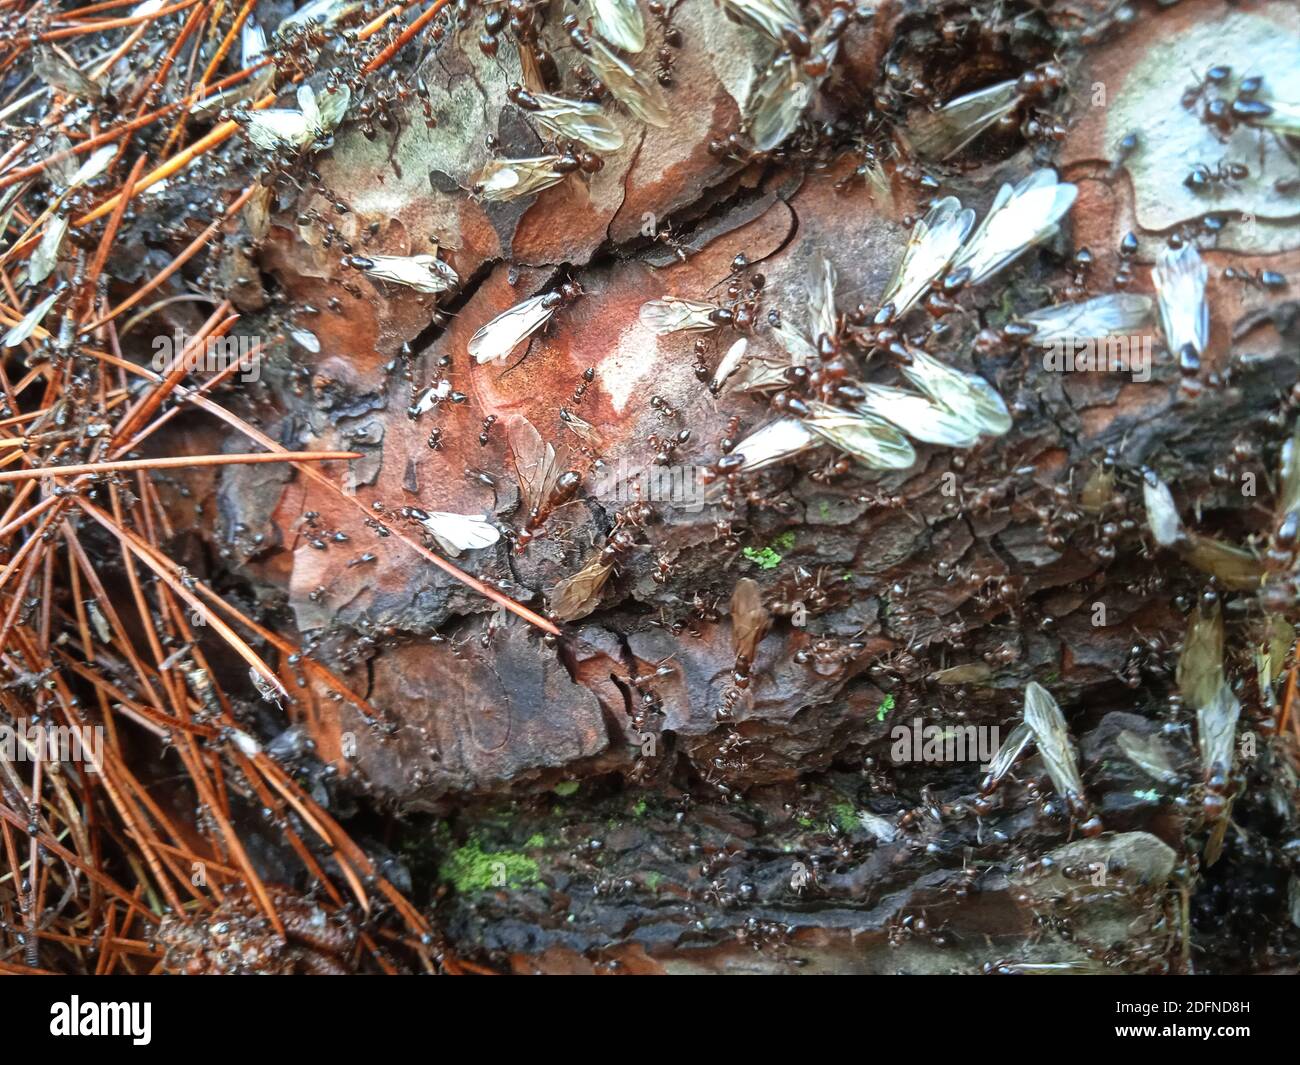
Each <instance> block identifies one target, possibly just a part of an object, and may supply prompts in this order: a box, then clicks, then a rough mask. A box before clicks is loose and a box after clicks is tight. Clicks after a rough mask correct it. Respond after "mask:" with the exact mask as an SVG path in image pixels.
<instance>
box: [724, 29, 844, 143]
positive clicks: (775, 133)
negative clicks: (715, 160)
mask: <svg viewBox="0 0 1300 1065" xmlns="http://www.w3.org/2000/svg"><path fill="white" fill-rule="evenodd" d="M831 55H832V57H833V56H834V51H832V53H831ZM827 65H828V66H829V61H828V63H827ZM821 81H822V79H820V78H813V77H810V76H809V75H808V74H807V73H805V72H804V69H803V66H802V65H801V64H799V63H797V62H795V61H794V60H793V59H791V57H790V56H789V55H787V54H782V55H780V56H778V57H777V59H776V61H775V62H774V63H772V64H771V66H770V67H769V68H768V72H767V74H766V75H765V76H764V77H763V80H762V81H760V82H759V83H758V85H757V86H756V87H755V89H754V92H753V94H752V95H751V96H750V98H749V104H748V106H747V107H746V108H745V115H746V119H747V123H748V126H749V135H750V137H752V138H753V141H754V146H755V147H756V148H757V149H758V150H759V151H760V152H770V151H771V150H772V149H773V148H775V147H776V146H777V145H778V144H780V143H781V142H782V141H784V140H785V139H786V138H787V137H788V136H790V134H791V133H793V132H794V131H795V127H796V126H798V125H799V119H800V117H801V116H802V115H803V113H804V109H805V108H807V106H808V105H809V104H810V103H812V97H813V93H814V92H815V91H816V89H817V87H818V86H819V85H820V84H821Z"/></svg>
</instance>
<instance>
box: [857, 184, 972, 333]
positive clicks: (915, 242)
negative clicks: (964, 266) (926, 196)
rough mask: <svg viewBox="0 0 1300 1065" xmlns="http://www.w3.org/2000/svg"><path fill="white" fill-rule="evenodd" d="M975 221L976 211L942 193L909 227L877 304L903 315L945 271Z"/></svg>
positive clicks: (896, 314)
mask: <svg viewBox="0 0 1300 1065" xmlns="http://www.w3.org/2000/svg"><path fill="white" fill-rule="evenodd" d="M974 224H975V212H974V211H972V210H971V209H970V208H969V207H967V208H963V207H962V205H961V201H960V200H959V199H957V197H955V196H945V197H944V198H943V199H942V200H939V201H938V202H937V203H935V204H934V205H933V206H932V207H931V208H930V210H929V211H928V212H927V213H926V216H925V217H924V218H922V219H921V220H920V221H919V222H917V223H916V225H915V226H913V227H912V235H911V236H910V237H909V238H908V241H907V248H906V250H904V252H903V258H902V259H901V260H900V262H899V264H898V269H897V270H895V271H894V276H893V278H892V280H891V281H890V282H889V285H888V286H887V287H886V289H885V293H884V295H883V296H881V297H880V304H881V306H884V305H885V304H886V303H892V304H893V305H894V314H895V316H897V317H902V316H903V315H904V314H906V313H907V311H908V310H909V309H910V308H911V306H912V304H914V303H915V302H916V301H917V299H918V298H919V297H920V295H921V293H923V292H924V291H925V290H926V289H927V288H928V287H929V286H930V283H931V282H932V281H933V280H934V279H935V278H937V277H938V276H939V275H940V274H942V273H943V272H944V270H945V269H946V268H947V266H948V264H949V263H950V262H952V257H953V256H954V255H956V254H957V249H958V248H960V247H961V243H962V241H964V240H965V239H966V236H967V234H968V233H970V230H971V226H973V225H974Z"/></svg>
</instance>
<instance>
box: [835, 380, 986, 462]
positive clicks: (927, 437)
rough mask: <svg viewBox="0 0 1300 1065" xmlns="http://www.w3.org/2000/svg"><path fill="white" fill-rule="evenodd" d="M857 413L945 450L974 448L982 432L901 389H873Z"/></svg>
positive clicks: (876, 387) (872, 387) (922, 397)
mask: <svg viewBox="0 0 1300 1065" xmlns="http://www.w3.org/2000/svg"><path fill="white" fill-rule="evenodd" d="M858 410H860V411H862V412H864V413H866V414H871V415H874V416H875V417H877V418H883V419H884V420H885V421H887V422H889V423H890V424H892V425H896V426H897V427H898V428H899V429H901V430H903V432H905V433H906V434H907V435H908V436H910V437H912V439H913V440H920V441H921V442H922V443H926V444H939V445H941V446H943V447H974V446H975V444H976V443H977V442H978V441H979V430H978V429H976V428H975V427H973V426H972V425H971V423H970V422H968V421H966V420H964V419H962V418H960V417H958V416H957V415H955V414H953V413H951V412H950V411H948V410H945V409H944V408H943V407H938V406H936V405H935V404H933V403H931V402H930V400H928V399H926V398H925V397H924V396H918V395H916V393H914V392H906V391H904V390H903V389H901V388H888V387H886V386H883V385H872V386H870V387H869V388H868V389H867V398H866V399H865V400H864V401H863V402H862V403H861V404H859V406H858Z"/></svg>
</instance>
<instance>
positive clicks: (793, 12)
mask: <svg viewBox="0 0 1300 1065" xmlns="http://www.w3.org/2000/svg"><path fill="white" fill-rule="evenodd" d="M722 10H723V12H724V13H726V14H727V15H729V16H730V17H731V18H732V19H733V20H734V21H736V22H744V23H748V24H749V25H750V26H753V27H754V29H756V30H759V31H760V32H761V33H765V34H767V36H769V37H771V38H772V40H773V41H774V42H776V43H777V44H781V43H782V40H781V30H782V28H783V27H785V26H797V27H802V26H803V16H802V15H801V14H800V13H799V7H798V5H797V4H796V3H794V0H722Z"/></svg>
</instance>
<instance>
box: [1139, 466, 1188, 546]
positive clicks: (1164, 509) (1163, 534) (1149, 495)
mask: <svg viewBox="0 0 1300 1065" xmlns="http://www.w3.org/2000/svg"><path fill="white" fill-rule="evenodd" d="M1142 501H1143V503H1144V504H1145V505H1146V511H1147V525H1148V526H1149V527H1150V529H1151V535H1152V536H1154V537H1155V540H1156V543H1157V544H1159V545H1160V546H1161V547H1170V546H1172V545H1173V544H1176V543H1178V541H1179V540H1181V539H1182V538H1183V519H1182V518H1180V517H1179V516H1178V506H1177V504H1175V503H1174V496H1173V493H1172V492H1170V491H1169V486H1168V485H1167V484H1165V482H1164V481H1162V480H1160V478H1159V477H1157V476H1156V475H1155V474H1154V473H1151V472H1149V471H1148V472H1147V474H1146V476H1145V477H1144V478H1143V480H1142Z"/></svg>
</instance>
